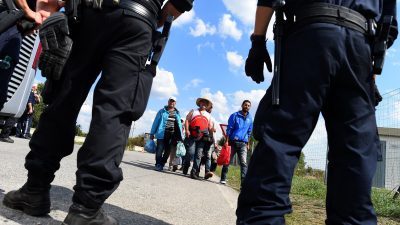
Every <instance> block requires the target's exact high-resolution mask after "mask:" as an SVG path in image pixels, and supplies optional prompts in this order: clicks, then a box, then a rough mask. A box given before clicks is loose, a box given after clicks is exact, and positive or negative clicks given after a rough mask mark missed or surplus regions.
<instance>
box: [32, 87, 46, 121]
mask: <svg viewBox="0 0 400 225" xmlns="http://www.w3.org/2000/svg"><path fill="white" fill-rule="evenodd" d="M43 88H44V84H43V83H39V84H38V87H37V91H38V93H39V95H40V93H42V91H43ZM34 107H35V108H34V111H33V118H32V127H34V128H36V127H37V125H38V123H39V118H40V115H42V113H43V111H44V109H45V108H46V105H45V104H44V103H43V101H40V102H39V103H37V104H36V105H35V106H34Z"/></svg>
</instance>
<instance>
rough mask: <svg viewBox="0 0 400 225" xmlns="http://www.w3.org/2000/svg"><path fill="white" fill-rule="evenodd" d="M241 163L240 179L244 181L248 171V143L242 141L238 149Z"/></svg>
mask: <svg viewBox="0 0 400 225" xmlns="http://www.w3.org/2000/svg"><path fill="white" fill-rule="evenodd" d="M237 155H238V158H239V164H240V181H241V182H242V183H243V180H244V178H245V177H246V173H247V144H246V143H244V142H241V143H240V145H239V146H238V149H237Z"/></svg>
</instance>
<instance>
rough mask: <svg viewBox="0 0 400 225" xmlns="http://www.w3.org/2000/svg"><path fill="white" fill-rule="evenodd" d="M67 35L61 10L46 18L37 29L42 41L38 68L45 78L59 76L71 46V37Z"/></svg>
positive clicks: (66, 27) (66, 24) (65, 20)
mask: <svg viewBox="0 0 400 225" xmlns="http://www.w3.org/2000/svg"><path fill="white" fill-rule="evenodd" d="M68 35H69V29H68V19H67V16H66V15H65V14H64V13H61V12H56V13H54V14H53V15H51V16H50V17H49V18H47V19H46V20H45V21H44V22H43V24H42V25H41V27H40V29H39V36H40V41H41V42H42V54H41V55H40V58H39V69H40V70H42V75H43V76H44V77H46V78H47V79H54V80H59V79H60V77H61V73H62V71H63V68H64V65H65V63H66V61H67V59H68V57H69V54H70V52H71V48H72V39H71V38H70V37H69V36H68Z"/></svg>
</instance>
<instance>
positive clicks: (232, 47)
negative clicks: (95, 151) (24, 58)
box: [37, 0, 400, 142]
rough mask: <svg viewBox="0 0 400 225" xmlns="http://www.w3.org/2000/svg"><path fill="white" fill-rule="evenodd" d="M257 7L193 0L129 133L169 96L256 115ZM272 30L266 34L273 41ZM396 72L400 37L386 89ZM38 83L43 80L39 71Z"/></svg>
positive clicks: (220, 114) (249, 0)
mask: <svg viewBox="0 0 400 225" xmlns="http://www.w3.org/2000/svg"><path fill="white" fill-rule="evenodd" d="M398 7H399V6H398ZM255 9H256V0H245V1H244V0H202V1H195V5H194V8H193V10H192V11H191V12H189V13H186V14H184V15H182V16H181V17H180V18H179V19H177V20H176V21H175V22H174V25H173V28H172V30H171V35H170V39H169V41H168V45H167V48H166V50H165V51H164V55H163V57H162V59H161V62H160V64H159V73H158V75H157V76H156V78H155V80H154V83H153V88H152V92H151V97H150V100H149V103H148V107H147V110H146V112H145V114H144V116H143V117H142V118H141V119H139V120H138V121H136V122H135V123H134V126H133V128H132V132H131V135H133V136H136V135H138V134H141V133H144V132H148V131H149V130H150V127H151V124H152V121H153V119H154V116H155V114H156V112H157V111H158V110H159V109H160V108H162V107H163V106H164V105H165V104H166V102H167V99H168V97H169V96H175V97H176V98H177V108H178V109H179V110H180V111H181V114H183V116H185V115H186V114H187V112H188V111H189V110H190V109H192V108H195V107H196V105H195V100H196V98H197V97H200V96H207V97H209V98H211V99H212V101H213V102H214V111H213V116H214V117H215V119H216V121H217V122H219V123H226V122H227V118H228V117H229V115H230V114H231V113H233V112H234V111H237V110H239V109H240V104H241V102H242V101H243V100H244V99H250V100H251V101H252V103H253V105H252V110H251V112H252V113H253V114H254V112H255V110H256V108H257V106H258V101H259V100H260V99H261V97H262V96H263V95H264V93H265V90H266V89H267V87H268V86H269V84H270V80H271V74H270V73H268V72H266V73H265V77H266V81H265V82H263V83H261V84H256V83H254V82H252V81H251V79H250V78H248V77H246V75H245V74H244V61H245V59H246V57H247V53H248V50H249V48H250V41H249V36H250V34H251V33H252V30H253V25H254V13H255ZM398 11H400V9H398ZM270 29H271V28H270ZM270 29H269V32H268V37H269V40H272V32H271V30H270ZM268 50H269V52H270V54H271V58H273V43H272V42H271V41H268ZM398 70H400V41H398V42H396V43H395V44H394V45H393V46H392V48H391V49H390V50H389V51H388V52H387V58H386V62H385V68H384V71H383V74H382V75H381V76H380V77H378V79H377V83H378V86H379V88H380V89H381V92H382V93H386V92H388V91H390V90H393V89H396V88H399V84H400V76H399V75H398V72H397V73H396V71H398ZM265 71H266V70H265ZM37 82H43V78H42V77H41V76H40V75H38V76H37ZM92 96H93V92H91V93H90V94H89V97H88V99H87V100H86V102H85V104H84V106H83V107H82V110H81V113H80V115H79V118H78V123H79V124H80V125H81V126H82V127H83V130H84V131H87V130H88V127H89V123H90V118H91V116H90V110H91V104H92V100H91V98H92ZM317 129H319V130H321V131H323V130H324V126H323V123H319V125H318V127H317ZM314 139H315V140H314ZM318 139H319V138H312V140H311V141H310V142H312V141H315V142H318Z"/></svg>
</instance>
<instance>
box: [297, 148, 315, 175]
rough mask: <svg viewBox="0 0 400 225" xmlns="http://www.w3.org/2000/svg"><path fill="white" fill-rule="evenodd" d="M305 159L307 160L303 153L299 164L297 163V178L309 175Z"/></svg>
mask: <svg viewBox="0 0 400 225" xmlns="http://www.w3.org/2000/svg"><path fill="white" fill-rule="evenodd" d="M304 159H305V156H304V153H303V152H302V153H301V154H300V158H299V162H298V163H297V166H296V169H295V174H296V175H297V176H305V175H306V174H307V168H306V162H305V160H304ZM310 168H311V167H310Z"/></svg>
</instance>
